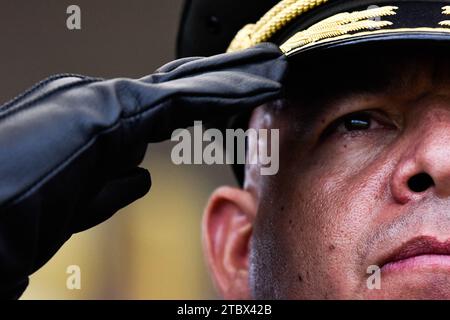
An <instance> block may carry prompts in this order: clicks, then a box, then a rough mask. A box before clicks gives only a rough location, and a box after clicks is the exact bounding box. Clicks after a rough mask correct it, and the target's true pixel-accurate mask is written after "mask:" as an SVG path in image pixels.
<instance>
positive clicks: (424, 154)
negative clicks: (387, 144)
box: [391, 111, 450, 203]
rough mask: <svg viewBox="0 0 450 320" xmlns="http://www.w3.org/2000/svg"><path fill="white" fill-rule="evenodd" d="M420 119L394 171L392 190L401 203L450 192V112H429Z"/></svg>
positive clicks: (445, 194)
mask: <svg viewBox="0 0 450 320" xmlns="http://www.w3.org/2000/svg"><path fill="white" fill-rule="evenodd" d="M420 122H421V124H420V125H418V126H416V128H415V129H414V134H411V138H410V139H409V142H408V145H409V147H408V148H405V151H404V153H403V154H402V156H401V157H400V161H399V162H398V163H397V165H396V166H395V169H394V173H393V175H392V181H391V189H392V193H393V196H394V198H395V199H396V200H397V201H398V202H400V203H406V202H408V201H410V200H412V199H420V198H421V197H424V196H426V195H428V194H430V193H434V194H435V195H436V196H437V197H439V198H445V197H449V196H450V113H449V112H448V111H447V114H445V115H443V114H442V113H441V114H434V115H433V116H430V115H429V116H426V117H424V118H423V120H421V121H420Z"/></svg>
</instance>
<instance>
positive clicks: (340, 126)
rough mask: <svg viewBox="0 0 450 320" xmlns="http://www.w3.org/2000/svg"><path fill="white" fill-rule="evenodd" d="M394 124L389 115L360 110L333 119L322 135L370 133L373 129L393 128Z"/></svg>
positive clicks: (324, 136)
mask: <svg viewBox="0 0 450 320" xmlns="http://www.w3.org/2000/svg"><path fill="white" fill-rule="evenodd" d="M393 127H394V124H393V123H392V122H391V121H390V120H389V119H388V117H387V116H386V115H384V114H382V113H381V112H376V111H371V110H368V111H358V112H352V113H350V114H346V115H344V116H342V117H339V118H338V119H336V120H334V121H332V122H331V123H330V125H328V126H327V127H326V128H325V130H324V131H323V133H322V134H321V136H322V137H323V138H326V137H328V136H331V135H351V136H358V135H364V134H368V133H369V132H371V131H372V130H377V129H389V128H393Z"/></svg>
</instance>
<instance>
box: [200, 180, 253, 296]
mask: <svg viewBox="0 0 450 320" xmlns="http://www.w3.org/2000/svg"><path fill="white" fill-rule="evenodd" d="M256 207H257V206H256V201H255V199H254V197H253V196H252V195H251V193H249V192H248V191H245V190H242V189H237V188H231V187H221V188H219V189H217V190H216V191H215V192H214V193H213V194H212V195H211V197H210V199H209V202H208V205H207V207H206V209H205V213H204V216H203V247H204V251H205V256H206V260H207V262H208V265H209V268H210V270H211V273H212V275H213V278H214V282H215V285H216V288H217V290H218V291H219V293H220V294H221V295H222V297H224V298H225V299H251V297H250V290H249V283H248V282H249V278H248V275H249V249H250V239H251V235H252V230H253V222H254V220H255V217H256V210H257V209H256Z"/></svg>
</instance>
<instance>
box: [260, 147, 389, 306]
mask: <svg viewBox="0 0 450 320" xmlns="http://www.w3.org/2000/svg"><path fill="white" fill-rule="evenodd" d="M361 145H363V144H361ZM365 146H366V148H361V149H358V148H355V147H356V145H355V144H352V145H350V144H349V143H345V142H343V143H339V144H337V143H335V144H333V145H332V147H329V148H324V149H323V150H315V151H312V150H302V151H298V152H295V153H292V150H291V152H290V153H285V150H283V151H282V157H281V165H280V172H279V174H278V175H277V176H274V177H269V178H267V179H266V180H265V181H264V183H263V185H264V187H263V192H262V195H263V197H262V198H261V203H260V208H259V212H258V219H257V220H258V221H257V224H256V227H255V235H256V236H255V238H258V237H260V238H261V239H263V238H264V239H266V240H267V241H265V243H264V246H262V247H260V249H261V248H263V250H260V252H262V253H263V254H262V255H260V256H264V257H265V258H266V260H267V261H269V262H268V263H267V264H270V265H274V264H275V265H277V272H276V273H274V274H273V275H272V276H273V278H274V283H276V284H277V287H276V288H275V287H274V288H273V290H274V291H275V292H276V294H277V295H278V297H282V298H283V297H284V298H286V297H289V298H345V297H347V298H348V297H353V298H354V297H355V296H358V292H359V290H361V289H363V288H362V285H363V284H365V283H366V279H367V273H366V271H367V267H368V263H367V262H366V261H364V256H365V255H364V252H365V250H366V248H365V245H366V243H367V239H368V238H369V235H370V232H371V230H373V228H374V224H376V223H377V222H376V217H377V215H378V212H380V211H381V210H384V209H383V208H385V206H386V205H387V204H388V203H389V198H390V196H389V191H388V190H389V179H390V175H391V171H392V168H393V163H394V162H395V156H394V155H393V153H392V152H391V151H390V150H388V149H389V148H388V147H386V146H382V145H381V144H374V143H372V144H371V148H367V144H365ZM283 155H286V156H283ZM331 155H332V156H331ZM264 195H267V196H264ZM275 199H276V200H275ZM260 217H261V218H262V219H259V218H260ZM255 243H257V241H255ZM366 264H367V265H366ZM267 272H268V271H267V270H265V274H266V275H267V274H268V273H267Z"/></svg>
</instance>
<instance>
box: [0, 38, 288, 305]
mask: <svg viewBox="0 0 450 320" xmlns="http://www.w3.org/2000/svg"><path fill="white" fill-rule="evenodd" d="M285 70H286V59H285V57H284V56H283V55H282V54H281V52H280V51H279V50H278V48H277V47H276V46H275V45H271V44H263V45H260V46H258V47H255V48H252V49H249V50H246V51H242V52H238V53H233V54H223V55H218V56H214V57H210V58H186V59H181V60H177V61H174V62H172V63H169V64H167V65H166V66H164V67H162V68H161V69H160V70H159V71H157V73H155V74H153V75H150V76H147V77H144V78H142V79H138V80H132V79H113V80H101V79H94V78H89V77H83V76H77V75H59V76H54V77H51V78H49V79H47V80H45V81H43V82H41V83H39V84H37V85H36V86H34V87H33V88H31V89H30V90H29V91H27V92H25V93H24V94H22V95H21V96H19V97H17V98H15V99H14V100H12V101H11V102H9V103H7V104H5V105H3V106H1V107H0V179H1V180H0V297H3V298H17V297H19V296H20V295H21V294H22V292H23V290H25V288H26V286H27V284H28V276H29V275H30V274H31V273H33V272H34V271H36V270H37V269H38V268H40V267H41V266H42V265H43V264H44V263H46V262H47V261H48V260H49V259H50V258H51V257H52V256H53V255H54V254H55V253H56V251H57V250H58V249H59V248H60V247H61V246H62V244H63V243H64V242H65V241H67V239H69V238H70V236H71V235H72V234H73V233H76V232H79V231H81V230H84V229H87V228H90V227H92V226H94V225H96V224H98V223H100V222H102V221H104V220H106V219H107V218H109V217H110V216H111V215H112V214H114V213H115V212H116V211H117V210H119V209H120V208H122V207H124V206H126V205H128V204H129V203H131V202H133V201H134V200H136V199H138V198H140V197H142V196H143V195H145V194H146V193H147V192H148V190H149V189H150V185H151V180H150V175H149V173H148V172H147V171H146V170H144V169H141V168H138V167H137V166H138V164H139V163H140V162H141V161H142V159H143V156H144V154H145V150H146V145H147V143H149V142H157V141H162V140H164V139H168V138H170V136H171V134H172V132H173V130H175V129H176V128H181V127H188V126H191V125H192V124H193V122H194V120H202V121H209V120H214V119H217V118H218V117H227V116H230V115H232V114H234V113H237V112H239V111H243V110H249V109H250V108H254V107H256V106H258V105H261V104H263V103H265V102H267V101H269V100H273V99H276V98H278V97H279V95H280V92H281V85H280V81H281V80H282V78H283V76H284V74H285Z"/></svg>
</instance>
